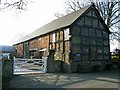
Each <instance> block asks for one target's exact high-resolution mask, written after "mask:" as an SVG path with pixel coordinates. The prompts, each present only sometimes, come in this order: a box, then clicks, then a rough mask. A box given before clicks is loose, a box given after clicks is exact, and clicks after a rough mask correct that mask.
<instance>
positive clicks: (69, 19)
mask: <svg viewBox="0 0 120 90" xmlns="http://www.w3.org/2000/svg"><path fill="white" fill-rule="evenodd" d="M89 7H90V6H87V7H85V8H83V9H80V10H78V11H76V12H74V13H70V14H68V15H66V16H63V17H61V18H59V19H56V20H53V21H52V22H50V23H48V24H46V25H44V26H42V27H40V28H38V29H37V30H35V31H33V32H32V33H30V34H28V35H26V36H25V37H23V38H22V39H21V40H19V42H17V43H22V42H25V41H28V40H30V39H32V38H35V37H38V36H40V35H44V34H47V33H49V32H52V31H54V30H57V29H60V28H64V27H67V26H69V25H71V24H72V23H73V22H74V21H75V20H76V19H77V18H78V17H79V16H80V15H82V14H83V13H84V12H85V11H86V10H87V9H88V8H89Z"/></svg>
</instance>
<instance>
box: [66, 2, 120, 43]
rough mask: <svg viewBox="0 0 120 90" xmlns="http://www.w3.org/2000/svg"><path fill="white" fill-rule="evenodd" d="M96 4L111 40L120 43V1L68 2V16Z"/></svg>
mask: <svg viewBox="0 0 120 90" xmlns="http://www.w3.org/2000/svg"><path fill="white" fill-rule="evenodd" d="M91 3H94V4H95V6H96V8H97V9H98V10H99V13H100V15H101V17H102V18H103V20H104V21H105V23H106V25H107V26H108V28H109V29H110V31H111V32H112V33H111V36H110V39H111V40H114V39H116V40H118V41H119V42H120V31H118V30H120V1H119V0H118V1H116V0H96V2H95V0H85V1H83V0H67V1H66V2H65V5H66V14H68V13H71V12H75V11H77V10H79V9H81V8H83V7H85V6H87V5H90V4H91ZM116 30H117V31H116Z"/></svg>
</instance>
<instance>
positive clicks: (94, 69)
mask: <svg viewBox="0 0 120 90" xmlns="http://www.w3.org/2000/svg"><path fill="white" fill-rule="evenodd" d="M100 68H101V67H100V65H94V66H93V67H92V71H95V72H96V71H100Z"/></svg>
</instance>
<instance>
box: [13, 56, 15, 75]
mask: <svg viewBox="0 0 120 90" xmlns="http://www.w3.org/2000/svg"><path fill="white" fill-rule="evenodd" d="M13 60H14V62H13V73H15V57H14V58H13Z"/></svg>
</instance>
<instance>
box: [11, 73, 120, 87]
mask: <svg viewBox="0 0 120 90" xmlns="http://www.w3.org/2000/svg"><path fill="white" fill-rule="evenodd" d="M118 83H119V82H118V71H102V72H95V73H79V74H54V73H46V74H28V75H16V76H14V78H13V79H12V80H11V81H10V83H9V86H10V88H118V86H119V85H118ZM119 84H120V83H119Z"/></svg>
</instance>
